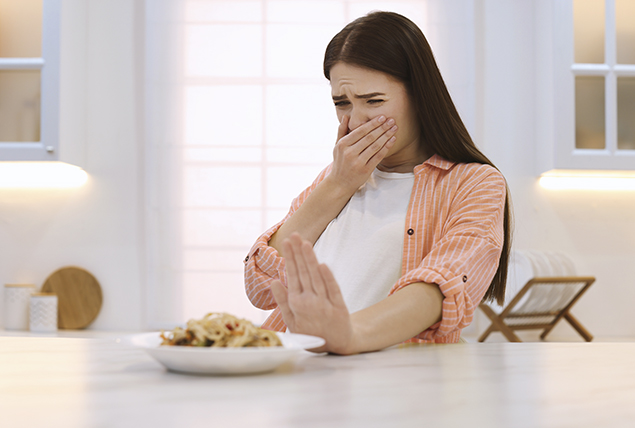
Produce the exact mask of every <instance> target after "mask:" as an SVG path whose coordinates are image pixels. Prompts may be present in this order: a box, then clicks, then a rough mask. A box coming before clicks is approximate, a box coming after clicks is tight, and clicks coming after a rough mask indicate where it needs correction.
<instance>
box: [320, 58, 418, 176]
mask: <svg viewBox="0 0 635 428" xmlns="http://www.w3.org/2000/svg"><path fill="white" fill-rule="evenodd" d="M330 77H331V94H332V96H333V102H334V103H335V110H336V111H337V118H338V120H339V121H340V122H341V121H342V118H343V117H344V115H346V116H348V117H349V118H350V120H349V125H348V126H349V130H348V131H349V132H350V131H352V130H353V129H355V128H357V127H358V126H360V125H361V124H363V123H365V122H367V121H369V120H370V119H372V118H374V117H377V116H380V115H384V116H386V118H387V119H390V118H392V119H394V120H395V123H396V125H397V126H398V128H399V129H398V130H397V134H396V138H397V140H396V141H395V144H394V145H393V146H392V148H391V149H390V151H389V152H388V155H386V157H385V158H384V159H383V160H382V162H381V164H380V165H381V166H384V167H385V168H389V169H390V168H396V167H399V166H400V165H404V164H413V163H414V165H418V164H419V163H421V162H423V161H425V160H426V159H427V157H426V156H425V154H423V153H421V150H420V148H419V127H418V126H417V121H416V119H415V113H414V111H413V109H412V108H411V106H410V98H409V96H408V92H407V91H406V87H405V85H404V84H403V83H401V82H399V81H398V80H396V79H394V78H393V77H392V76H389V75H387V74H385V73H382V72H379V71H375V70H371V69H368V68H363V67H358V66H354V65H349V64H346V63H344V62H338V63H336V64H335V65H334V66H333V67H332V68H331V70H330Z"/></svg>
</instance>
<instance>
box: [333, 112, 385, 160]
mask: <svg viewBox="0 0 635 428" xmlns="http://www.w3.org/2000/svg"><path fill="white" fill-rule="evenodd" d="M342 119H343V118H342ZM347 121H350V120H349V119H347ZM342 122H344V120H342ZM340 125H341V124H340ZM396 132H397V127H396V125H395V121H394V119H387V118H386V117H385V116H378V117H375V118H373V119H371V120H369V121H368V122H366V123H364V124H362V125H361V126H358V127H357V128H356V129H354V130H352V131H351V132H350V133H349V134H348V135H346V138H345V139H344V141H343V142H344V143H345V145H347V146H355V147H356V148H357V150H359V151H358V153H361V152H363V151H364V150H365V149H366V148H367V147H368V146H370V145H371V144H372V143H374V142H375V141H376V140H377V139H378V138H380V137H381V136H383V135H384V134H385V135H386V138H385V140H384V141H383V143H385V142H386V141H387V140H388V139H389V138H390V137H392V136H393V135H395V133H396ZM383 143H382V145H383Z"/></svg>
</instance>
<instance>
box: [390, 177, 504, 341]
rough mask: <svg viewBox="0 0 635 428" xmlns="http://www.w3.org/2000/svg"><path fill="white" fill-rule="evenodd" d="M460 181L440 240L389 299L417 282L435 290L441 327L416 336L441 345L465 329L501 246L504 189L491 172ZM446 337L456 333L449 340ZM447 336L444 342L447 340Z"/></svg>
mask: <svg viewBox="0 0 635 428" xmlns="http://www.w3.org/2000/svg"><path fill="white" fill-rule="evenodd" d="M485 170H486V174H483V171H477V172H480V173H481V174H483V175H484V177H482V178H481V177H479V178H478V179H476V180H475V179H474V176H471V177H466V178H465V179H464V180H461V184H460V185H459V187H458V189H457V191H456V194H455V195H454V197H453V198H452V202H451V206H450V209H449V212H448V216H447V217H446V220H445V221H444V224H443V232H442V235H441V237H440V239H439V240H438V241H437V242H436V244H435V245H434V246H433V247H432V250H431V251H430V252H429V253H428V254H426V255H425V257H424V258H423V260H422V261H421V263H420V264H419V266H418V267H417V268H416V269H413V270H411V271H409V272H407V273H406V274H405V275H404V276H403V277H401V278H400V279H399V281H398V282H397V284H395V286H394V287H393V289H392V291H391V293H394V292H396V291H397V290H399V289H401V288H403V287H405V286H407V285H409V284H412V283H416V282H425V283H429V284H437V285H438V286H439V289H440V290H441V292H442V293H443V296H444V299H443V305H442V317H441V321H440V322H438V323H436V324H434V325H433V326H431V327H430V328H428V329H427V330H425V331H424V332H422V333H421V334H419V335H418V336H417V338H418V339H422V340H425V341H434V342H444V341H446V340H445V339H448V338H449V337H456V338H457V339H458V337H459V335H458V334H456V333H458V332H460V330H461V329H463V328H465V327H467V326H468V325H470V323H471V322H472V320H473V317H474V311H475V310H476V307H477V306H478V304H479V302H480V301H481V300H482V299H483V296H484V295H485V292H486V291H487V289H488V288H489V286H490V283H491V281H492V279H493V277H494V275H495V274H496V270H497V269H498V263H499V259H500V254H501V251H502V247H503V243H504V231H503V225H504V213H505V210H504V208H505V198H506V195H507V187H506V183H505V179H504V178H503V176H502V174H500V173H499V172H498V171H497V170H495V169H494V168H491V167H488V168H486V169H485ZM450 333H455V334H451V335H450ZM448 335H449V336H448Z"/></svg>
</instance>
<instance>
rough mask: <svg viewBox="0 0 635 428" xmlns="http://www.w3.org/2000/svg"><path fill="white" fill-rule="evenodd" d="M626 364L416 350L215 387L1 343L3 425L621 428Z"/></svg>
mask: <svg viewBox="0 0 635 428" xmlns="http://www.w3.org/2000/svg"><path fill="white" fill-rule="evenodd" d="M633 361H635V343H491V344H490V343H484V344H477V343H470V344H461V345H416V346H407V347H393V348H390V349H388V350H385V351H381V352H374V353H368V354H362V355H354V356H347V357H341V356H334V355H314V354H311V353H308V352H303V353H302V354H301V355H300V356H299V357H298V359H297V360H296V362H295V364H289V365H286V366H283V367H281V368H280V369H278V370H277V371H275V372H272V373H268V374H260V375H251V376H233V377H215V376H193V375H183V374H177V373H172V372H168V371H166V370H165V369H164V368H163V366H161V365H160V364H159V363H157V362H156V361H155V360H153V359H152V358H151V357H150V356H148V355H147V354H146V353H145V352H144V351H143V350H139V349H135V348H130V347H126V346H124V345H122V344H119V343H116V341H115V340H114V339H112V338H98V339H83V338H63V337H51V338H47V337H0V421H1V423H0V425H1V426H2V427H65V428H72V427H128V426H130V427H177V426H178V427H198V426H201V427H276V428H280V427H321V426H329V427H415V426H416V427H424V426H425V427H435V428H436V427H446V426H447V427H450V426H452V427H453V426H461V427H463V426H467V427H488V428H495V427H504V428H509V427H532V428H535V427H576V428H579V427H598V426H602V427H621V426H624V427H626V426H629V427H630V426H633V421H635V364H633Z"/></svg>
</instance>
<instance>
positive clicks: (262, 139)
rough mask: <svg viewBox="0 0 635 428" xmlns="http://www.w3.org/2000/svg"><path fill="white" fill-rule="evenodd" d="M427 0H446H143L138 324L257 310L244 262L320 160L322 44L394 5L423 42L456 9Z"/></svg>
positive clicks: (255, 316)
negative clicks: (142, 250) (143, 242)
mask: <svg viewBox="0 0 635 428" xmlns="http://www.w3.org/2000/svg"><path fill="white" fill-rule="evenodd" d="M433 3H434V4H441V3H445V2H441V1H439V2H434V1H421V0H419V1H377V2H366V1H344V0H342V1H327V0H324V1H302V0H293V1H288V0H287V1H269V0H260V1H248V0H231V1H215V0H147V1H146V31H145V34H146V44H145V45H146V76H145V78H146V87H145V93H146V115H147V120H146V124H147V127H146V140H147V143H146V158H147V164H146V171H147V177H146V182H147V204H146V206H147V213H146V214H147V245H148V273H147V274H148V275H147V276H148V281H149V283H148V302H147V305H148V306H147V319H148V324H149V327H152V328H162V327H170V326H172V325H173V324H174V323H175V322H178V323H180V322H184V321H186V320H187V319H189V318H192V317H201V316H202V315H204V314H205V313H206V312H209V311H225V312H230V313H232V314H235V315H238V316H241V317H245V318H248V319H250V320H252V321H254V322H257V323H259V322H262V321H263V320H264V318H265V317H266V315H267V314H266V313H264V312H263V311H260V310H258V309H256V308H254V307H252V306H251V304H250V303H249V301H248V300H247V298H246V296H245V292H244V287H243V264H242V261H243V259H244V257H245V256H246V254H247V252H248V250H249V248H250V246H251V244H252V243H253V242H254V241H255V239H256V238H257V236H258V235H260V234H261V233H262V232H263V231H264V230H266V229H267V228H268V227H269V226H271V225H272V224H274V223H275V222H277V221H279V219H281V218H282V217H283V216H284V215H285V213H286V211H287V209H288V207H289V204H290V202H291V200H292V198H293V197H295V196H296V195H297V194H298V193H299V192H300V191H301V190H302V189H304V188H305V187H306V186H307V185H309V184H310V183H311V182H312V180H313V179H314V177H315V176H316V175H317V173H318V172H319V171H320V170H321V169H322V168H324V167H325V166H326V165H327V164H328V163H329V162H330V161H331V159H332V147H333V144H334V143H335V136H336V129H337V119H336V117H335V112H334V108H333V106H332V101H331V100H330V87H329V85H328V82H327V81H326V79H325V78H324V76H323V75H322V59H323V54H324V49H325V48H326V45H327V43H328V41H329V40H330V39H331V38H332V37H333V36H334V35H335V34H336V33H337V32H338V31H339V30H340V29H341V28H342V27H343V26H344V25H345V24H346V23H347V22H349V21H351V20H353V19H355V18H357V17H358V16H362V15H365V14H366V13H368V12H369V11H371V10H392V11H396V12H399V13H403V14H404V15H406V16H408V17H409V18H411V19H412V20H413V21H415V22H416V23H417V24H418V25H419V26H420V27H421V28H423V29H424V32H426V35H427V36H428V38H429V40H430V42H431V43H432V42H433V39H435V37H436V34H438V31H437V30H436V27H435V22H436V21H439V22H441V21H444V20H445V21H448V19H449V20H452V19H456V17H454V18H452V17H450V15H447V13H446V12H447V10H446V9H447V7H446V8H444V9H443V11H445V12H443V13H441V9H439V8H438V7H437V9H438V11H437V12H434V11H435V10H436V9H435V7H434V4H433ZM454 3H456V2H454ZM460 3H466V1H461V2H460ZM453 8H454V9H457V8H456V6H455V7H453ZM458 13H459V14H462V13H463V14H464V12H462V11H460V8H459V12H458ZM431 16H432V17H433V18H434V17H435V16H436V18H434V19H433V20H432V21H431ZM426 27H429V28H428V29H429V30H430V31H426V30H425V29H426ZM457 45H458V44H457ZM459 55H460V52H458V53H456V52H455V57H457V58H458V57H459ZM437 58H439V56H438V55H437ZM453 58H454V57H453ZM448 59H449V57H448ZM440 62H441V61H440ZM448 64H449V61H448ZM461 79H463V80H461ZM446 80H447V76H446ZM448 83H449V82H448ZM455 83H456V86H457V87H458V88H459V89H461V90H460V91H459V92H460V93H463V92H464V91H463V90H462V88H461V85H463V84H464V83H465V78H464V77H463V78H459V79H455ZM468 98H469V97H468ZM468 101H469V100H468Z"/></svg>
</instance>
